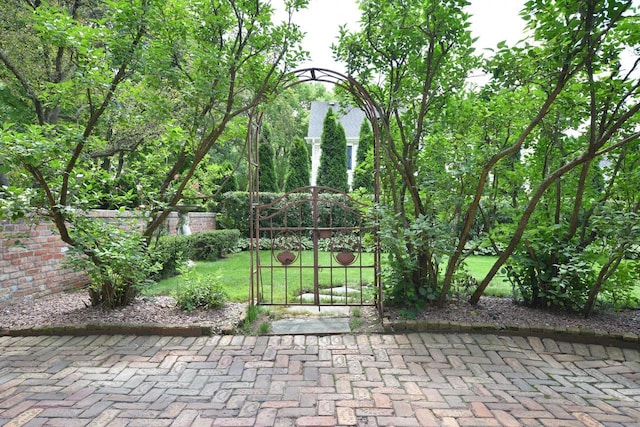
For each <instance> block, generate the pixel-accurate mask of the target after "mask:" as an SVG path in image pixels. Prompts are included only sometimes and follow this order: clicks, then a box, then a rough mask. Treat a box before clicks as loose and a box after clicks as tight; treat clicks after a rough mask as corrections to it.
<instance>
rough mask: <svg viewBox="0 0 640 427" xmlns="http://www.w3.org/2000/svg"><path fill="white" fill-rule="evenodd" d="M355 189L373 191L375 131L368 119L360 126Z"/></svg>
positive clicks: (354, 177) (354, 173)
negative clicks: (372, 129) (372, 130)
mask: <svg viewBox="0 0 640 427" xmlns="http://www.w3.org/2000/svg"><path fill="white" fill-rule="evenodd" d="M352 187H353V188H354V189H357V188H364V189H365V190H366V191H367V192H368V193H373V190H374V189H373V187H374V171H373V132H371V128H370V127H369V123H367V121H366V120H364V121H363V122H362V125H361V126H360V139H359V140H358V152H357V153H356V169H355V170H354V171H353V185H352Z"/></svg>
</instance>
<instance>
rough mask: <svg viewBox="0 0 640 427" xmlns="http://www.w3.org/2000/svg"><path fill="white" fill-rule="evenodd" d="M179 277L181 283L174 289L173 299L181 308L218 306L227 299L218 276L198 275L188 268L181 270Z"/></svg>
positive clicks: (186, 309) (193, 308)
mask: <svg viewBox="0 0 640 427" xmlns="http://www.w3.org/2000/svg"><path fill="white" fill-rule="evenodd" d="M181 277H182V280H183V284H182V286H180V287H179V288H178V290H177V291H176V293H175V299H176V302H177V304H178V307H180V308H181V309H182V310H185V311H192V310H195V309H198V308H201V309H205V310H209V309H214V308H220V307H223V306H224V303H225V302H226V301H227V294H226V293H225V292H224V290H223V289H222V284H221V283H220V280H219V279H218V278H216V277H210V276H209V277H205V276H200V275H197V274H195V273H193V271H192V270H190V269H185V270H181Z"/></svg>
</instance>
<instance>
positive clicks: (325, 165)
mask: <svg viewBox="0 0 640 427" xmlns="http://www.w3.org/2000/svg"><path fill="white" fill-rule="evenodd" d="M320 149H321V150H322V153H321V154H320V168H319V169H318V179H317V183H318V185H320V186H326V187H331V188H335V189H336V190H340V191H344V192H347V191H349V183H348V178H347V137H346V135H345V133H344V128H343V127H342V125H341V124H340V122H338V121H337V120H336V117H335V115H334V114H333V110H332V109H331V108H329V110H328V111H327V114H326V116H325V117H324V121H323V123H322V136H321V138H320Z"/></svg>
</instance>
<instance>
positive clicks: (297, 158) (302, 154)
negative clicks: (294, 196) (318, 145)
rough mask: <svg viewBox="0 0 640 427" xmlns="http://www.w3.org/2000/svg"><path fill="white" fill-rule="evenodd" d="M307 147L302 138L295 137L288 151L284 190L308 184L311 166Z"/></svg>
mask: <svg viewBox="0 0 640 427" xmlns="http://www.w3.org/2000/svg"><path fill="white" fill-rule="evenodd" d="M309 163H310V162H309V149H308V148H307V144H306V142H304V140H303V139H302V138H299V137H298V138H295V139H294V140H293V146H292V147H291V151H290V152H289V171H288V172H287V178H286V181H285V190H286V191H291V190H293V189H296V188H299V187H305V186H307V185H309V181H310V178H311V168H310V164H309Z"/></svg>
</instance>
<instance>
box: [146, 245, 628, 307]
mask: <svg viewBox="0 0 640 427" xmlns="http://www.w3.org/2000/svg"><path fill="white" fill-rule="evenodd" d="M320 255H321V258H320V262H321V263H324V264H326V263H328V262H330V260H329V255H328V254H327V253H321V254H320ZM363 255H364V256H365V257H370V258H365V259H363V262H372V259H373V258H372V255H371V254H363ZM250 256H251V254H250V253H249V252H240V253H237V254H233V255H231V256H229V257H227V258H224V259H221V260H218V261H213V262H205V261H199V262H196V266H195V267H193V268H195V271H196V273H197V274H198V275H203V276H214V277H218V278H219V279H220V281H221V283H222V287H223V289H224V291H225V292H226V293H227V295H228V297H229V301H232V302H245V301H247V300H248V297H249V280H250V278H249V265H250ZM261 257H262V258H261V259H262V261H263V262H265V261H268V259H269V251H263V252H261ZM312 257H313V253H312V252H311V251H305V252H303V259H302V261H303V263H304V265H309V264H311V263H312ZM495 260H496V257H493V256H471V257H469V258H467V260H466V269H467V271H468V273H469V274H470V275H471V276H473V277H474V278H475V279H476V280H478V281H480V280H482V279H483V278H484V276H485V274H486V273H487V272H488V271H489V269H490V268H491V266H492V265H493V263H494V262H495ZM299 262H300V260H296V261H295V262H294V263H293V264H292V266H297V265H299ZM276 274H278V275H280V276H278V277H280V278H281V277H282V276H283V275H284V269H282V268H280V269H278V270H276ZM302 274H303V277H302V281H303V283H313V270H312V269H303V271H302ZM278 277H276V280H278ZM295 281H296V282H298V281H299V279H298V277H295ZM363 281H364V282H368V283H372V282H373V277H363ZM329 282H330V280H329V279H328V278H327V277H325V278H324V279H323V278H322V277H321V286H323V283H324V286H330V284H329ZM182 283H183V279H182V278H181V277H180V276H176V277H172V278H170V279H166V280H163V281H161V282H160V283H158V284H157V285H156V286H154V287H152V288H151V289H148V290H147V292H146V294H147V295H169V294H172V293H174V292H175V291H176V290H177V289H178V287H179V286H180V285H181V284H182ZM485 295H490V296H498V297H510V296H511V295H512V290H511V283H510V282H509V281H508V280H507V278H506V276H505V275H504V274H502V273H499V274H497V275H496V276H495V277H494V278H493V280H492V281H491V283H490V284H489V286H488V287H487V289H486V291H485ZM635 296H636V297H637V298H639V299H640V283H639V284H638V285H637V286H636V289H635Z"/></svg>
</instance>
